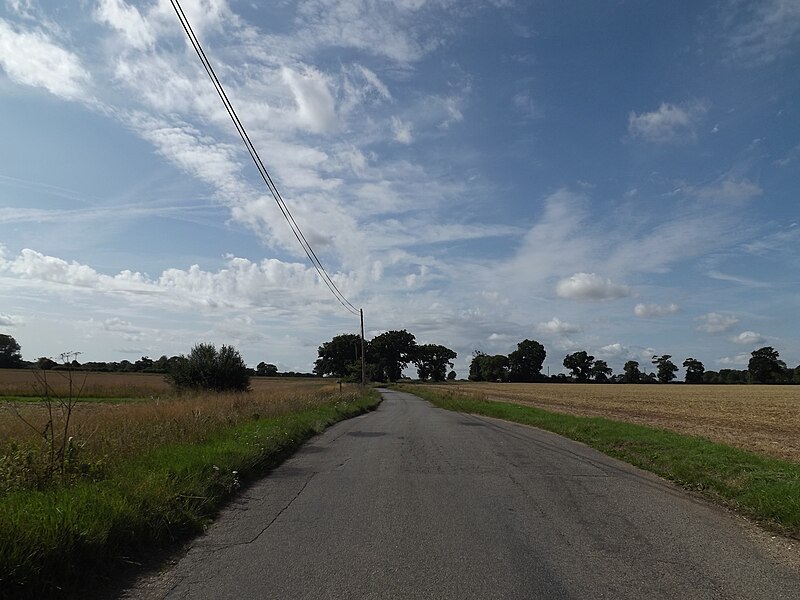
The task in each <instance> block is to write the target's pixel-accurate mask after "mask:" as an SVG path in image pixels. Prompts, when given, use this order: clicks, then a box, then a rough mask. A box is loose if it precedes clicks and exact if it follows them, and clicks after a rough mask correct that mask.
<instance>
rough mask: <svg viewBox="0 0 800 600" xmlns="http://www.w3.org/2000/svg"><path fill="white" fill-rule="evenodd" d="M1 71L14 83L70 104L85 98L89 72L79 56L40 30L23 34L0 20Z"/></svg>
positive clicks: (23, 32)
mask: <svg viewBox="0 0 800 600" xmlns="http://www.w3.org/2000/svg"><path fill="white" fill-rule="evenodd" d="M0 67H2V68H3V70H4V71H5V72H6V74H7V75H8V76H9V78H10V79H12V80H13V81H15V82H17V83H20V84H23V85H29V86H33V87H40V88H44V89H46V90H47V91H48V92H50V93H51V94H54V95H56V96H60V97H61V98H65V99H67V100H77V99H82V98H85V97H86V95H87V92H86V89H87V86H88V84H89V80H90V77H89V72H88V71H87V70H86V69H85V68H84V67H83V65H82V64H81V60H80V58H78V56H77V55H75V54H73V53H72V52H69V51H68V50H65V49H64V48H62V47H60V46H59V45H57V44H56V43H55V42H54V41H53V40H52V39H51V38H50V36H48V35H47V34H45V33H44V32H42V31H38V30H31V31H22V30H19V31H18V30H17V29H15V28H14V27H12V26H11V25H10V24H9V23H8V22H7V21H5V20H4V19H0Z"/></svg>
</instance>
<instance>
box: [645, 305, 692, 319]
mask: <svg viewBox="0 0 800 600" xmlns="http://www.w3.org/2000/svg"><path fill="white" fill-rule="evenodd" d="M680 310H681V307H680V306H678V305H677V304H675V303H674V302H673V303H671V304H641V303H640V304H637V305H636V306H634V307H633V314H634V315H636V316H637V317H639V318H640V319H652V318H658V317H665V316H667V315H674V314H675V313H677V312H680Z"/></svg>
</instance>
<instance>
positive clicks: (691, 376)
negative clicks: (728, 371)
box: [683, 358, 706, 383]
mask: <svg viewBox="0 0 800 600" xmlns="http://www.w3.org/2000/svg"><path fill="white" fill-rule="evenodd" d="M683 367H684V368H685V369H686V379H685V381H686V383H703V374H704V373H705V370H706V368H705V366H703V363H701V362H700V361H699V360H697V359H696V358H687V359H686V360H684V361H683Z"/></svg>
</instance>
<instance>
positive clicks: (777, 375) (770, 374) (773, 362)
mask: <svg viewBox="0 0 800 600" xmlns="http://www.w3.org/2000/svg"><path fill="white" fill-rule="evenodd" d="M750 355H751V357H752V358H750V361H749V362H748V363H747V370H748V371H750V380H751V381H755V382H757V383H772V382H775V381H779V380H781V379H783V378H784V377H785V372H786V363H785V362H783V361H782V360H780V358H779V357H780V355H779V354H778V351H777V350H775V348H773V347H772V346H764V347H763V348H759V349H758V350H753V352H751V353H750Z"/></svg>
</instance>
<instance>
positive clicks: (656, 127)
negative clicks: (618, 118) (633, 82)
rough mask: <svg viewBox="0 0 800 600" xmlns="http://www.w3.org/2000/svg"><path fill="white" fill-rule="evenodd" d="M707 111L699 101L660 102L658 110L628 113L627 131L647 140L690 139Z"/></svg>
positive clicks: (635, 136)
mask: <svg viewBox="0 0 800 600" xmlns="http://www.w3.org/2000/svg"><path fill="white" fill-rule="evenodd" d="M706 112H708V105H707V104H706V103H704V102H701V101H694V102H688V103H684V104H669V103H667V102H662V103H661V105H660V106H659V107H658V110H655V111H653V112H649V113H641V114H636V113H635V112H631V113H630V115H628V133H629V134H630V135H631V137H634V138H640V139H643V140H645V141H647V142H656V143H661V142H673V141H679V140H683V139H687V138H688V139H692V138H694V136H695V128H696V126H697V124H698V123H699V121H700V119H701V118H702V117H703V116H704V115H705V114H706Z"/></svg>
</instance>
